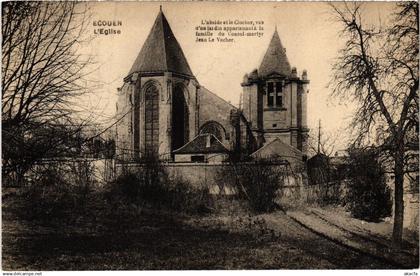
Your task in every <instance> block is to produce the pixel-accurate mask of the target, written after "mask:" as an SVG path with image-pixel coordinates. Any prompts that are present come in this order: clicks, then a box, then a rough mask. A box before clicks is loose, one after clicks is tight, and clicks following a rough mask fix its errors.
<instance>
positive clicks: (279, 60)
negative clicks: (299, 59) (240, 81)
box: [258, 25, 291, 77]
mask: <svg viewBox="0 0 420 276" xmlns="http://www.w3.org/2000/svg"><path fill="white" fill-rule="evenodd" d="M258 71H259V75H260V76H263V77H266V76H268V75H270V74H272V73H277V74H280V75H285V76H289V75H290V73H291V68H290V63H289V60H288V59H287V56H286V49H285V48H284V47H283V45H282V43H281V40H280V37H279V34H278V32H277V25H276V27H275V30H274V34H273V37H272V38H271V41H270V44H269V46H268V49H267V52H266V53H265V55H264V58H263V61H262V62H261V65H260V68H259V70H258Z"/></svg>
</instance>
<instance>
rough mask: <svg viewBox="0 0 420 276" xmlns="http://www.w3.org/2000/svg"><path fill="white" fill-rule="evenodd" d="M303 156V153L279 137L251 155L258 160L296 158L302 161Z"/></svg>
mask: <svg viewBox="0 0 420 276" xmlns="http://www.w3.org/2000/svg"><path fill="white" fill-rule="evenodd" d="M302 155H303V153H302V152H301V151H300V150H298V149H297V148H295V147H293V146H291V145H289V144H286V143H284V142H283V141H282V140H281V139H280V138H278V137H277V138H275V139H274V140H272V141H270V142H269V143H267V144H265V145H264V146H262V147H261V148H259V149H258V150H257V151H255V152H253V153H252V154H251V156H252V157H258V158H270V157H282V158H284V159H289V158H292V159H293V158H294V159H297V160H302Z"/></svg>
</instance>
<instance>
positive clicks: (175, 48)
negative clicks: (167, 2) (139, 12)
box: [128, 9, 193, 77]
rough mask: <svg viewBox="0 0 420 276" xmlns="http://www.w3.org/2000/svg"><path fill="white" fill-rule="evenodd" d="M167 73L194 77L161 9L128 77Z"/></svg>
mask: <svg viewBox="0 0 420 276" xmlns="http://www.w3.org/2000/svg"><path fill="white" fill-rule="evenodd" d="M167 71H170V72H174V73H180V74H183V75H187V76H191V77H193V73H192V72H191V69H190V66H189V65H188V62H187V60H186V58H185V56H184V53H183V52H182V49H181V46H180V45H179V43H178V41H177V40H176V38H175V36H174V34H173V33H172V30H171V27H170V26H169V23H168V21H167V20H166V17H165V15H164V14H163V12H162V9H161V10H160V11H159V14H158V16H157V17H156V20H155V23H154V24H153V27H152V29H151V30H150V33H149V35H148V36H147V39H146V41H145V42H144V44H143V47H142V48H141V50H140V53H139V55H138V56H137V58H136V60H135V61H134V64H133V66H132V67H131V70H130V72H129V73H128V75H131V74H132V73H135V72H167Z"/></svg>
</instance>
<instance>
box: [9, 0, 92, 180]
mask: <svg viewBox="0 0 420 276" xmlns="http://www.w3.org/2000/svg"><path fill="white" fill-rule="evenodd" d="M87 19H88V11H87V6H86V4H83V3H77V2H70V1H64V2H41V1H39V2H12V1H11V2H4V3H2V38H3V39H2V134H3V142H2V144H3V151H2V162H3V174H9V173H22V172H24V171H25V170H26V169H27V168H28V166H30V164H32V163H33V162H35V161H36V160H37V159H39V158H42V157H43V156H44V155H45V154H48V152H51V151H54V150H56V149H57V148H58V147H59V145H61V144H62V143H63V142H65V141H68V137H69V136H71V135H74V134H76V133H78V132H80V129H81V127H82V126H83V124H84V123H80V122H78V121H77V120H75V116H74V113H75V112H74V111H75V110H74V108H73V106H74V105H75V101H76V100H75V99H76V98H77V97H78V96H81V95H82V94H84V93H86V85H85V83H84V82H83V81H84V80H85V77H86V76H87V74H88V73H89V72H87V70H86V68H87V65H88V64H89V63H90V62H91V60H90V57H89V56H85V55H83V54H82V51H80V48H81V45H82V43H83V42H85V41H84V38H85V36H84V34H85V30H86V26H87V22H88V20H87ZM63 126H68V127H66V128H65V129H66V131H65V132H63V130H64V128H63ZM40 130H42V131H40ZM41 132H42V133H43V135H39V134H40V133H41ZM47 133H48V134H47ZM59 134H60V135H59ZM31 142H36V143H35V144H31ZM35 145H44V146H43V147H42V148H40V147H38V148H37V149H34V147H35ZM29 153H31V154H29Z"/></svg>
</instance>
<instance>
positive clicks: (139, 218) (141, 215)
mask: <svg viewBox="0 0 420 276" xmlns="http://www.w3.org/2000/svg"><path fill="white" fill-rule="evenodd" d="M15 203H16V201H15V200H14V199H13V196H8V197H5V196H4V193H3V211H2V212H3V229H2V234H3V252H2V258H3V260H2V261H3V269H4V270H114V269H115V270H117V269H118V270H156V269H170V270H176V269H336V268H341V269H346V268H358V269H361V268H383V269H385V268H413V267H418V249H417V248H418V241H417V245H416V244H412V243H413V242H414V243H415V242H416V241H415V240H412V239H411V240H409V242H408V243H407V244H406V245H405V249H404V250H401V251H398V252H394V251H392V250H391V249H390V248H389V247H388V244H389V243H388V238H387V235H388V234H389V233H385V234H384V231H385V230H383V228H384V227H379V228H380V229H381V230H380V231H379V232H375V231H373V230H372V229H375V227H374V225H372V224H370V223H364V224H361V223H360V221H358V220H354V219H351V218H349V217H347V216H346V214H345V213H344V212H341V213H340V212H337V211H335V210H331V209H321V208H305V209H302V210H294V211H287V212H284V211H276V212H273V213H270V214H260V215H255V214H254V215H252V214H248V213H244V212H239V211H238V209H240V206H238V205H235V204H238V203H235V202H227V203H226V202H223V203H220V206H218V207H219V209H221V210H222V211H220V212H215V213H211V214H206V215H185V214H183V215H181V214H177V213H173V212H170V211H165V210H154V209H151V208H147V207H142V208H140V207H137V206H129V207H127V208H125V209H121V210H116V209H118V207H116V206H113V207H112V208H111V209H112V210H113V213H112V214H113V215H112V216H110V213H107V212H106V211H104V209H101V208H98V207H92V208H90V211H89V214H88V215H84V216H83V217H80V218H78V219H76V220H74V221H72V222H71V223H68V224H65V223H64V222H59V221H57V224H55V223H54V221H49V222H48V223H40V222H38V223H35V222H34V221H29V220H22V219H16V217H15V216H14V213H13V211H14V207H15ZM115 212H118V214H119V215H118V216H115ZM311 214H312V215H311ZM315 214H316V215H315ZM59 223H64V224H59ZM344 226H345V227H344ZM365 226H366V227H365ZM385 228H386V227H385ZM367 231H370V232H367ZM385 232H386V231H385ZM365 235H367V236H365ZM364 236H365V239H363V237H364ZM410 242H411V243H410ZM363 244H365V246H363ZM376 249H378V250H376ZM382 251H383V252H387V253H386V254H383V253H381V252H382Z"/></svg>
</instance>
